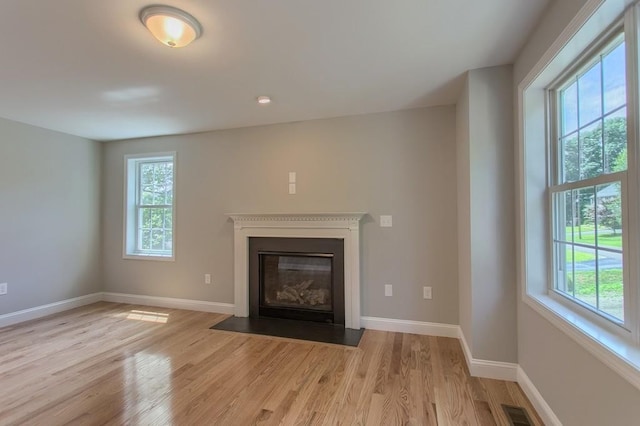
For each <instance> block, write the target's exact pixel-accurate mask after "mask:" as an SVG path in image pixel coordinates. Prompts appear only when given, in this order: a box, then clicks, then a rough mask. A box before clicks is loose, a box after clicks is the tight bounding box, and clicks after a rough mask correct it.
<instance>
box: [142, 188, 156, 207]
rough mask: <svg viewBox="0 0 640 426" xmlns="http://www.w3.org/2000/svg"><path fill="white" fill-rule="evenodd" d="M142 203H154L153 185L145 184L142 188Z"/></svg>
mask: <svg viewBox="0 0 640 426" xmlns="http://www.w3.org/2000/svg"><path fill="white" fill-rule="evenodd" d="M140 192H141V196H140V203H141V204H143V205H151V204H153V186H151V185H145V186H143V187H142V188H141V189H140Z"/></svg>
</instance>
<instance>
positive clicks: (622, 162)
mask: <svg viewBox="0 0 640 426" xmlns="http://www.w3.org/2000/svg"><path fill="white" fill-rule="evenodd" d="M604 153H605V159H604V160H605V172H606V173H614V172H621V171H623V170H627V109H626V108H622V109H619V110H617V111H616V112H615V113H613V114H611V115H610V116H608V117H607V118H605V120H604Z"/></svg>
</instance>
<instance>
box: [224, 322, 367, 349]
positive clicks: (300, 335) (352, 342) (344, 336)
mask: <svg viewBox="0 0 640 426" xmlns="http://www.w3.org/2000/svg"><path fill="white" fill-rule="evenodd" d="M211 329H213V330H225V331H236V332H239V333H250V334H261V335H265V336H276V337H287V338H289V339H299V340H310V341H312V342H322V343H334V344H337V345H345V346H358V344H359V343H360V338H361V337H362V333H363V332H364V329H360V330H353V329H350V328H344V327H343V326H339V325H333V324H322V323H316V322H310V321H296V320H288V319H279V318H265V317H262V318H240V317H230V318H227V319H226V320H224V321H221V322H219V323H217V324H216V325H214V326H213V327H211Z"/></svg>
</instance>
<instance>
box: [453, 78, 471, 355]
mask: <svg viewBox="0 0 640 426" xmlns="http://www.w3.org/2000/svg"><path fill="white" fill-rule="evenodd" d="M469 126H470V117H469V77H468V75H465V76H464V83H463V88H462V92H461V93H460V96H459V98H458V103H457V104H456V161H457V163H456V171H457V173H458V176H457V190H458V193H457V196H458V306H459V315H460V328H461V329H462V333H463V334H464V335H465V338H466V339H467V344H468V345H469V349H470V350H471V353H473V340H472V339H471V336H472V331H473V330H472V323H471V317H472V313H473V305H472V303H471V298H472V293H471V162H470V154H471V150H470V147H469V142H470V139H469V136H470V133H469Z"/></svg>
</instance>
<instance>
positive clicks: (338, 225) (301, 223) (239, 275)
mask: <svg viewBox="0 0 640 426" xmlns="http://www.w3.org/2000/svg"><path fill="white" fill-rule="evenodd" d="M365 215H366V213H229V214H227V216H228V217H230V218H231V219H233V223H234V289H235V295H234V299H235V316H237V317H246V316H248V315H249V294H248V287H249V281H248V278H249V277H248V241H249V238H251V237H288V238H291V237H294V238H295V237H298V238H338V239H342V240H344V254H345V271H344V273H345V283H344V287H345V288H344V290H345V297H344V299H345V327H346V328H353V329H359V328H360V220H361V219H362V218H363V217H364V216H365Z"/></svg>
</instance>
